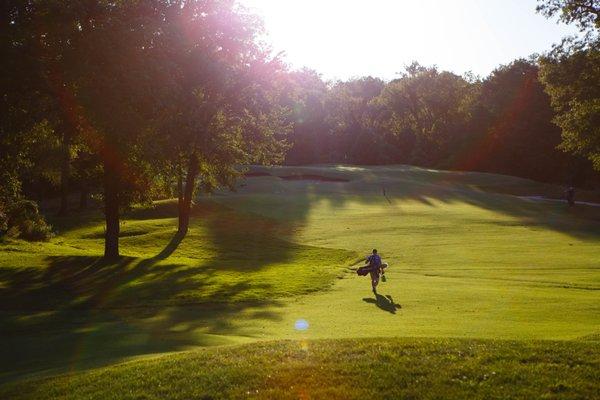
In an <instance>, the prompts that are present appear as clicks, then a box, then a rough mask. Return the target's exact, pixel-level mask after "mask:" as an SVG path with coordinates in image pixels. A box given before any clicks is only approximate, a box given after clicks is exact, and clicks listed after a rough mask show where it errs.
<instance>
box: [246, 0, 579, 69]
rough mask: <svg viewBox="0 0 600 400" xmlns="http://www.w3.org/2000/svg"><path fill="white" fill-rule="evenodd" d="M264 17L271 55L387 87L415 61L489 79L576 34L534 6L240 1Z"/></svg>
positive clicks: (528, 2) (390, 0) (517, 2)
mask: <svg viewBox="0 0 600 400" xmlns="http://www.w3.org/2000/svg"><path fill="white" fill-rule="evenodd" d="M240 3H242V4H244V5H245V6H247V7H249V8H251V9H252V10H253V11H255V12H256V13H258V14H259V15H261V16H262V17H263V19H264V21H265V27H266V29H267V31H268V32H269V41H270V42H271V43H272V44H273V47H274V50H276V51H281V50H283V51H285V52H286V54H287V60H288V61H289V62H290V63H291V64H292V65H293V66H294V67H302V66H308V67H310V68H313V69H316V70H317V71H319V72H321V73H323V74H324V75H325V77H326V78H341V79H345V78H348V77H351V76H359V75H373V76H379V77H383V78H387V79H391V78H393V77H394V75H395V73H397V72H398V71H400V70H401V69H402V67H403V66H404V65H406V64H409V63H410V62H412V61H414V60H416V61H419V62H421V63H422V64H427V65H433V64H435V65H438V66H439V67H441V68H444V69H449V70H452V71H455V72H458V73H463V72H466V71H473V72H474V73H476V74H480V75H486V74H488V73H489V72H490V71H491V70H492V69H493V68H495V67H496V66H498V65H499V64H502V63H508V62H510V61H512V60H513V59H515V58H518V57H527V56H528V55H530V54H532V53H535V52H542V51H544V50H547V49H548V48H549V47H550V46H551V44H552V43H554V42H557V41H559V40H560V38H561V37H563V36H565V35H566V34H573V33H575V32H576V30H575V28H573V27H566V26H564V25H556V24H553V23H552V22H550V21H547V20H546V19H545V18H544V17H543V16H541V15H537V14H536V13H535V4H536V1H535V0H486V1H481V0H453V1H448V0H438V1H435V0H432V1H428V2H423V1H408V0H370V1H368V2H367V1H356V0H327V1H323V0H302V1H300V0H240Z"/></svg>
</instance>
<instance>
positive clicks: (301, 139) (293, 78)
mask: <svg viewBox="0 0 600 400" xmlns="http://www.w3.org/2000/svg"><path fill="white" fill-rule="evenodd" d="M282 85H283V87H282V94H281V97H280V100H279V101H280V102H281V103H282V104H283V105H285V106H286V107H288V108H289V109H290V110H291V112H290V114H289V120H288V122H289V123H290V124H291V125H292V131H291V133H290V135H289V142H290V145H291V148H290V149H289V151H288V152H287V154H286V156H285V162H286V163H287V164H291V165H297V164H310V163H318V162H332V161H334V158H335V157H333V156H332V151H333V147H332V146H333V144H332V142H331V127H330V125H329V122H330V121H328V120H327V118H328V110H327V109H326V105H325V101H326V97H327V94H328V91H329V88H328V86H327V83H326V82H324V81H323V80H322V79H321V76H320V75H319V74H318V73H317V72H316V71H313V70H309V69H303V70H300V71H292V72H290V73H288V74H287V75H286V76H285V78H284V79H283V81H282Z"/></svg>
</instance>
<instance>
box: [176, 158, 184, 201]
mask: <svg viewBox="0 0 600 400" xmlns="http://www.w3.org/2000/svg"><path fill="white" fill-rule="evenodd" d="M182 207H183V171H182V170H181V164H179V165H178V166H177V211H178V212H179V210H181V208H182Z"/></svg>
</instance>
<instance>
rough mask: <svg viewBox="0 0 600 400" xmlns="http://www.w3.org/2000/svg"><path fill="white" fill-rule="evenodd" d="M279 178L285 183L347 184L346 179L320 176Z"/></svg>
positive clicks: (287, 176)
mask: <svg viewBox="0 0 600 400" xmlns="http://www.w3.org/2000/svg"><path fill="white" fill-rule="evenodd" d="M280 178H281V179H285V180H286V181H321V182H349V180H348V179H343V178H332V177H329V176H321V175H286V176H280Z"/></svg>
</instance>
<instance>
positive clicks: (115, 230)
mask: <svg viewBox="0 0 600 400" xmlns="http://www.w3.org/2000/svg"><path fill="white" fill-rule="evenodd" d="M109 164H111V163H107V162H105V163H104V216H105V220H106V235H105V237H104V258H106V259H115V258H118V257H119V177H118V172H117V171H116V170H115V169H116V168H114V166H111V165H109Z"/></svg>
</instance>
